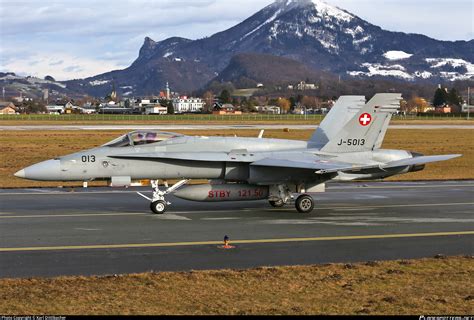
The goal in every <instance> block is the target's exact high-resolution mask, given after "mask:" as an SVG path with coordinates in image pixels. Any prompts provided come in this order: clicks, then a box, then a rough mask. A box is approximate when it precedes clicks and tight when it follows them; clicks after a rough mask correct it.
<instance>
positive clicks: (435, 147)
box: [0, 130, 474, 188]
mask: <svg viewBox="0 0 474 320" xmlns="http://www.w3.org/2000/svg"><path fill="white" fill-rule="evenodd" d="M180 132H182V133H184V134H190V135H223V136H225V135H229V136H233V135H234V134H237V135H238V136H242V137H243V136H251V137H256V136H257V135H258V130H226V131H222V132H219V131H215V130H211V131H180ZM122 133H124V132H123V131H32V132H30V131H4V132H2V134H1V135H0V163H1V166H0V187H1V188H5V187H8V188H11V187H40V186H58V185H64V186H70V185H81V184H80V183H72V184H71V183H66V184H65V183H60V184H58V183H54V182H53V183H52V182H32V181H27V180H22V179H18V178H16V177H14V176H13V174H14V173H15V172H16V171H18V170H20V169H22V168H24V167H26V166H29V165H32V164H34V163H37V162H40V161H43V160H47V159H51V158H55V157H58V156H61V155H65V154H69V153H73V152H76V151H80V150H84V149H88V148H92V147H95V146H98V145H102V144H104V143H106V142H108V141H111V140H112V139H114V138H116V137H117V136H119V135H120V134H122ZM311 133H312V131H310V130H292V131H290V132H289V133H287V132H283V130H267V131H266V132H265V137H267V138H283V139H297V140H307V139H309V137H310V136H311ZM384 148H388V149H404V150H410V151H416V152H421V153H423V154H426V155H431V154H451V153H462V154H464V156H463V157H461V158H458V159H454V160H451V161H447V162H439V163H434V164H430V165H429V166H427V168H426V169H425V170H424V171H422V172H416V173H409V174H406V175H402V176H397V177H395V178H394V179H397V180H434V179H474V167H473V166H472V163H473V162H474V131H473V130H389V131H388V134H387V137H386V139H385V143H384ZM94 185H105V182H97V183H95V184H94Z"/></svg>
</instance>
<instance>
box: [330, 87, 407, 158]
mask: <svg viewBox="0 0 474 320" xmlns="http://www.w3.org/2000/svg"><path fill="white" fill-rule="evenodd" d="M400 100H401V94H396V93H379V94H376V95H375V96H374V97H373V98H372V99H371V100H370V101H369V102H368V103H367V104H366V105H365V106H364V107H363V108H361V109H360V110H359V112H358V113H357V114H356V115H355V116H353V117H352V118H351V119H350V120H349V121H348V122H347V123H346V124H345V125H344V126H343V128H342V129H341V130H339V132H338V133H337V134H335V135H334V137H333V138H332V139H330V140H329V142H328V143H327V144H326V145H325V146H324V147H323V148H322V149H321V151H324V152H333V153H345V152H361V151H372V150H375V149H379V148H380V147H381V145H382V142H383V139H384V137H385V133H386V132H387V128H388V125H389V123H390V119H391V117H392V115H393V113H395V112H396V111H397V110H398V109H399V106H400Z"/></svg>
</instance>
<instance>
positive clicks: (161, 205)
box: [137, 180, 189, 214]
mask: <svg viewBox="0 0 474 320" xmlns="http://www.w3.org/2000/svg"><path fill="white" fill-rule="evenodd" d="M188 181H189V180H181V181H179V182H178V183H176V184H174V185H173V186H172V187H168V183H167V182H165V187H166V190H164V191H161V190H160V187H159V180H152V181H151V186H152V188H153V198H152V199H150V198H148V197H147V196H145V195H143V194H142V193H140V192H137V193H138V194H139V195H140V196H142V197H143V198H145V199H148V200H149V201H151V204H150V209H151V211H152V212H153V213H155V214H164V213H165V212H166V209H167V207H168V205H170V204H171V203H170V202H168V201H166V199H165V195H167V194H170V193H172V192H173V191H175V190H177V189H178V188H180V187H182V186H183V185H185V184H186V183H188Z"/></svg>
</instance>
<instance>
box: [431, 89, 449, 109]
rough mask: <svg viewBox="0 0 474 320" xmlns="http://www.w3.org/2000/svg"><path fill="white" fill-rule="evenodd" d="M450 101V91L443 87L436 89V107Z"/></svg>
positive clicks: (434, 103)
mask: <svg viewBox="0 0 474 320" xmlns="http://www.w3.org/2000/svg"><path fill="white" fill-rule="evenodd" d="M446 102H448V93H447V92H446V90H445V89H443V88H438V89H436V91H435V94H434V98H433V105H434V106H435V107H440V106H443V105H445V104H446Z"/></svg>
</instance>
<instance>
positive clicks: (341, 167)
mask: <svg viewBox="0 0 474 320" xmlns="http://www.w3.org/2000/svg"><path fill="white" fill-rule="evenodd" d="M460 156H461V155H460V154H451V155H438V156H421V157H415V158H407V159H402V160H397V161H392V162H389V163H386V164H367V165H364V164H357V163H347V162H339V161H334V160H323V159H319V158H316V159H313V160H309V159H307V158H306V159H302V160H293V159H276V158H265V159H262V160H259V161H256V162H253V163H252V164H251V165H252V166H261V167H280V168H294V169H312V170H316V173H317V174H326V173H336V172H345V173H356V172H360V171H362V170H368V169H380V170H385V169H390V168H397V167H407V166H413V165H420V164H427V163H431V162H438V161H446V160H450V159H454V158H458V157H460Z"/></svg>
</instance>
